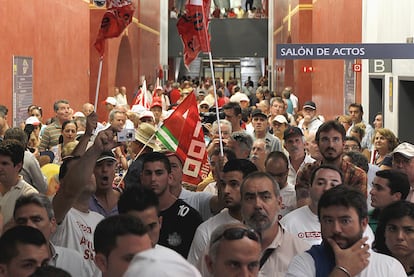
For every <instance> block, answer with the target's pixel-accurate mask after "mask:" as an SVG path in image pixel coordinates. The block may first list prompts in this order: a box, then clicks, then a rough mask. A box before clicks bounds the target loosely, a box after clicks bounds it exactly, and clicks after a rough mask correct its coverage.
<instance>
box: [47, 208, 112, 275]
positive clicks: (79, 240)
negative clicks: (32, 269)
mask: <svg viewBox="0 0 414 277" xmlns="http://www.w3.org/2000/svg"><path fill="white" fill-rule="evenodd" d="M102 219H104V217H103V216H102V215H100V214H98V213H96V212H92V211H91V212H89V213H84V212H81V211H78V210H77V209H74V208H71V209H70V210H69V212H68V213H67V214H66V216H65V218H64V219H63V221H62V223H61V224H59V225H58V226H57V229H56V233H54V234H53V235H52V238H51V241H52V242H53V244H55V245H57V246H62V247H67V248H70V249H74V250H76V251H78V252H79V253H81V255H82V257H83V259H84V260H85V264H86V266H87V268H86V269H87V271H88V275H87V276H92V275H93V273H94V271H95V270H97V268H96V265H95V263H94V259H95V248H94V246H93V234H94V232H95V228H96V225H98V223H99V222H100V221H101V220H102Z"/></svg>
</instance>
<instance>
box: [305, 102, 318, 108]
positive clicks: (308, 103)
mask: <svg viewBox="0 0 414 277" xmlns="http://www.w3.org/2000/svg"><path fill="white" fill-rule="evenodd" d="M303 108H304V109H305V108H308V109H312V110H316V104H315V102H313V101H306V102H305V104H304V105H303Z"/></svg>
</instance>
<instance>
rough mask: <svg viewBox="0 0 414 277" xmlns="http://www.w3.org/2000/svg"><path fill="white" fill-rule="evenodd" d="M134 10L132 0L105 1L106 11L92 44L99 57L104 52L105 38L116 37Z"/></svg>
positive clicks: (129, 21)
mask: <svg viewBox="0 0 414 277" xmlns="http://www.w3.org/2000/svg"><path fill="white" fill-rule="evenodd" d="M134 11H135V8H134V6H133V5H132V0H107V1H106V12H105V14H104V16H103V18H102V21H101V28H100V29H99V33H98V36H97V38H96V41H95V44H94V45H95V48H96V50H98V52H99V54H100V55H101V57H102V56H103V54H104V52H105V39H107V38H114V37H118V36H119V35H120V34H121V33H122V32H123V31H124V29H125V28H126V27H127V26H128V25H129V23H131V22H132V17H133V15H134Z"/></svg>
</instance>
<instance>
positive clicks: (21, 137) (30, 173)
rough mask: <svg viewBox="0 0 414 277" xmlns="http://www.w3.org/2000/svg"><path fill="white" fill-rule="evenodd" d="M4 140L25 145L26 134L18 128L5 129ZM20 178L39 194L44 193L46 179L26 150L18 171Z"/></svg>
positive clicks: (32, 156) (33, 157)
mask: <svg viewBox="0 0 414 277" xmlns="http://www.w3.org/2000/svg"><path fill="white" fill-rule="evenodd" d="M4 139H5V140H7V139H15V140H18V141H20V142H22V143H23V145H27V134H26V133H25V132H24V131H23V130H22V129H21V128H19V127H14V128H9V129H7V131H6V133H5V135H4ZM20 175H21V176H22V178H23V179H24V180H25V181H26V182H27V183H28V184H29V185H31V186H33V187H34V188H36V189H37V190H38V191H39V192H41V193H46V191H47V183H46V178H45V177H44V176H43V174H42V171H41V170H40V165H39V161H38V160H37V159H36V157H35V155H33V154H32V153H31V152H30V151H29V150H28V149H27V148H25V151H24V158H23V167H22V170H21V171H20Z"/></svg>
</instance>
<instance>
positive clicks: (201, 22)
mask: <svg viewBox="0 0 414 277" xmlns="http://www.w3.org/2000/svg"><path fill="white" fill-rule="evenodd" d="M209 9H210V0H190V4H187V5H186V13H185V14H184V15H182V16H181V17H180V18H179V19H178V22H177V29H178V34H179V35H180V36H181V39H182V41H183V44H184V64H185V66H186V67H187V68H188V66H189V65H190V63H191V62H192V61H193V60H194V59H195V58H197V56H198V54H199V53H200V52H201V51H203V52H209V51H210V35H209V33H208V22H209Z"/></svg>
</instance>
